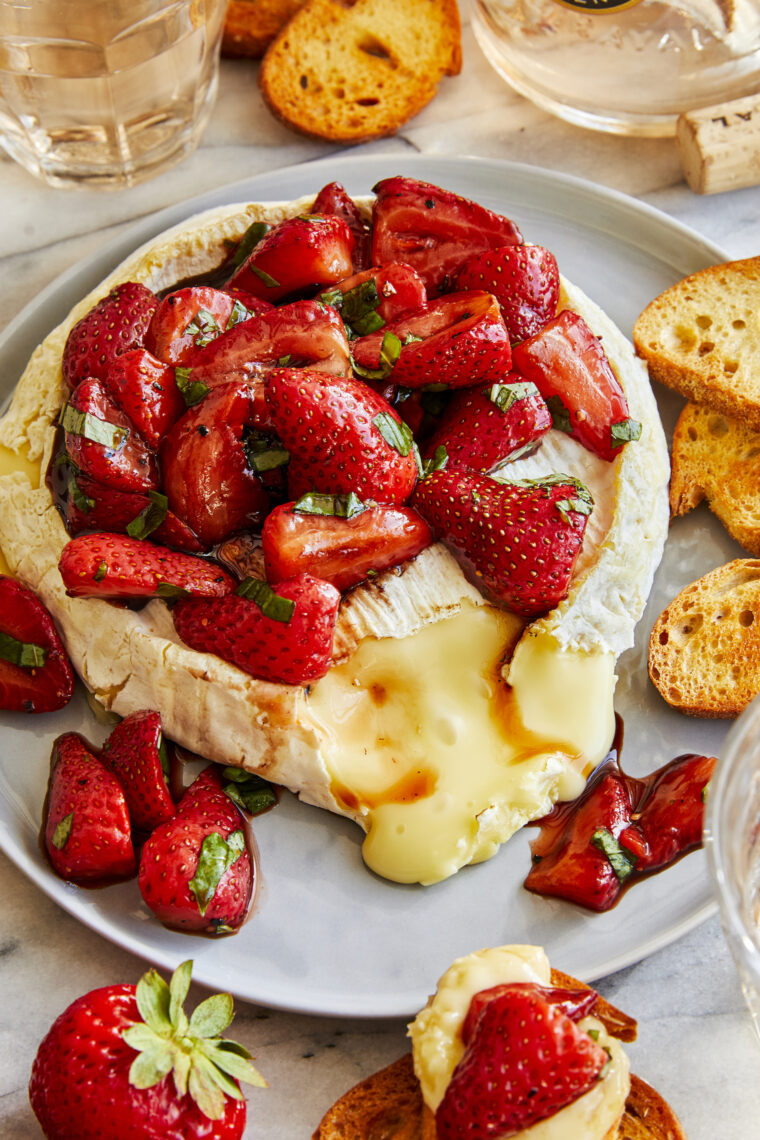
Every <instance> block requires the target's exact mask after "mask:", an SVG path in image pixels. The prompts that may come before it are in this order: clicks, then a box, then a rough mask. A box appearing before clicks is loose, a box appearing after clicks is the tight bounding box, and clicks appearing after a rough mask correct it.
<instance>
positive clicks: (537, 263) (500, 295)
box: [456, 245, 559, 344]
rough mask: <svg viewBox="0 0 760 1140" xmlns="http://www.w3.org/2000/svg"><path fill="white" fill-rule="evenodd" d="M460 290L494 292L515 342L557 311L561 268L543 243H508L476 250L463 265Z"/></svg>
mask: <svg viewBox="0 0 760 1140" xmlns="http://www.w3.org/2000/svg"><path fill="white" fill-rule="evenodd" d="M456 288H457V289H479V290H485V291H486V293H492V294H493V295H494V297H495V298H496V300H497V301H498V302H499V305H500V306H501V315H502V317H503V318H504V323H505V325H506V326H507V330H508V332H509V339H510V341H511V342H512V344H516V343H517V342H518V341H521V340H525V338H526V337H529V336H533V334H534V333H536V332H538V330H539V329H540V328H541V327H542V326H543V325H545V324H546V322H547V321H549V320H551V318H552V317H554V316H555V314H556V312H557V302H558V301H559V271H558V269H557V260H556V258H555V256H554V254H553V253H550V252H549V250H548V249H544V247H543V246H541V245H505V246H501V248H499V249H489V250H486V252H485V253H476V254H475V256H474V257H468V259H467V260H466V261H465V262H464V263H463V264H462V268H461V269H460V270H459V272H458V274H457V278H456Z"/></svg>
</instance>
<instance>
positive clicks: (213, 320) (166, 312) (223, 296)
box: [145, 285, 249, 364]
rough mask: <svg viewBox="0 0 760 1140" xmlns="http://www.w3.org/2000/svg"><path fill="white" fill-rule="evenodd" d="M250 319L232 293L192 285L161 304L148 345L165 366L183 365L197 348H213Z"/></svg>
mask: <svg viewBox="0 0 760 1140" xmlns="http://www.w3.org/2000/svg"><path fill="white" fill-rule="evenodd" d="M248 316H249V313H248V310H247V308H246V306H245V304H244V303H243V302H242V301H240V299H239V298H236V297H233V296H232V295H231V294H230V293H227V292H224V291H223V290H221V289H213V288H212V287H211V286H210V285H190V286H188V287H187V288H185V289H177V290H175V292H173V293H169V294H167V296H166V297H164V298H163V299H162V300H161V302H160V304H159V305H158V308H157V309H156V311H155V313H154V314H153V318H152V320H151V322H150V325H149V327H148V331H147V333H146V335H145V344H146V346H147V348H148V349H149V350H150V352H152V353H153V355H154V356H155V357H157V358H158V359H159V360H160V361H163V363H164V364H184V363H185V362H186V360H187V358H188V356H189V355H191V354H192V352H193V351H194V350H195V349H196V348H200V347H202V346H203V345H207V344H210V343H211V341H213V340H215V339H216V337H218V336H221V335H222V333H224V332H226V330H227V329H231V328H234V326H235V325H237V324H239V323H240V321H244V320H247V318H248Z"/></svg>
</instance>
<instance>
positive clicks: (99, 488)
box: [66, 467, 206, 554]
mask: <svg viewBox="0 0 760 1140" xmlns="http://www.w3.org/2000/svg"><path fill="white" fill-rule="evenodd" d="M66 487H67V494H66V530H67V531H68V532H69V534H70V535H71V536H72V537H74V536H75V535H77V534H81V533H82V532H83V531H98V530H100V531H102V530H110V531H113V532H114V533H116V534H128V535H130V536H131V537H132V538H148V537H149V536H150V537H151V538H152V539H153V540H154V541H155V542H160V543H163V544H164V545H166V546H174V547H176V548H177V549H178V550H186V551H187V552H188V553H189V554H203V553H205V551H206V547H205V546H204V545H203V543H202V542H200V540H199V539H198V537H197V536H196V535H195V534H194V533H193V532H192V531H191V530H190V527H189V526H187V525H186V524H185V523H183V522H182V520H181V519H178V518H177V516H176V515H175V514H173V513H172V511H170V510H169V502H168V500H167V498H166V495H164V494H163V493H162V492H160V491H147V492H146V493H145V494H143V493H141V492H135V493H133V492H130V491H115V490H114V489H113V487H106V486H105V485H104V484H103V483H98V482H97V480H96V479H91V478H90V477H89V475H83V474H81V473H80V472H77V471H76V470H75V469H74V468H73V467H69V470H68V472H67V474H66Z"/></svg>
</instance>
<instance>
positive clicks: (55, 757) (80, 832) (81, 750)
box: [44, 732, 136, 883]
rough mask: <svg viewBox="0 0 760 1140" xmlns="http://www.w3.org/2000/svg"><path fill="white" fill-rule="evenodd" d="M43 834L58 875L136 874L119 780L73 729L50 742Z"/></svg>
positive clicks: (75, 878) (87, 878)
mask: <svg viewBox="0 0 760 1140" xmlns="http://www.w3.org/2000/svg"><path fill="white" fill-rule="evenodd" d="M44 834H45V850H46V851H47V853H48V857H49V859H50V862H51V863H52V865H53V870H54V871H55V872H56V874H58V875H60V876H61V878H62V879H68V880H70V881H71V882H74V883H80V882H92V881H97V882H103V881H104V880H108V879H121V878H127V877H128V876H130V875H132V874H134V871H135V866H136V861H135V852H134V848H133V846H132V829H131V826H130V822H129V812H128V811H127V804H126V800H125V797H124V792H123V790H122V787H121V784H120V783H119V781H118V780H117V779H116V777H115V776H114V775H113V773H112V772H109V770H108V768H107V767H106V766H105V764H103V762H102V761H101V760H100V759H99V758H98V757H97V756H95V755H94V754H93V753H92V752H91V751H90V749H89V748H88V746H87V744H86V743H85V741H84V740H83V739H82V737H81V736H79V735H78V733H75V732H67V733H65V734H64V735H63V736H59V737H58V738H57V739H56V740H55V742H54V744H53V753H52V757H51V770H50V783H49V787H48V795H47V800H46V812H45V821H44Z"/></svg>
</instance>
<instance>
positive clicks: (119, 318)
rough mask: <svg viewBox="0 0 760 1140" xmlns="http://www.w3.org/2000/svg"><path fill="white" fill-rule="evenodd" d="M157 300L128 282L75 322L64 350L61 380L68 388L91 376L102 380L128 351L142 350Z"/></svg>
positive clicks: (119, 286) (142, 287)
mask: <svg viewBox="0 0 760 1140" xmlns="http://www.w3.org/2000/svg"><path fill="white" fill-rule="evenodd" d="M157 305H158V298H157V297H156V296H155V294H153V293H151V291H150V289H147V288H146V287H145V285H139V284H137V283H136V282H134V281H127V282H125V283H124V284H122V285H117V286H116V288H115V289H112V290H111V292H110V293H109V294H108V296H107V297H104V298H103V299H102V300H101V301H98V303H97V305H95V306H94V308H92V309H90V311H89V312H88V313H86V314H85V316H84V317H82V319H81V320H79V321H77V323H76V324H75V325H74V327H73V328H72V329H71V332H70V333H69V335H68V337H67V338H66V344H65V346H64V349H63V360H62V362H61V365H62V368H63V379H64V382H65V383H66V384H68V386H69V388H72V389H73V388H76V386H77V384H79V383H80V382H81V381H82V380H86V379H87V378H88V377H89V376H94V377H96V378H97V379H100V380H102V379H103V377H104V376H105V374H106V370H107V369H108V366H109V364H110V363H111V362H112V361H113V360H114V359H115V358H116V357H117V356H120V355H121V353H123V352H127V351H129V349H130V348H142V346H143V344H144V343H145V333H146V330H147V328H148V325H149V323H150V320H151V317H152V316H153V312H154V310H155V308H156V306H157Z"/></svg>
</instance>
